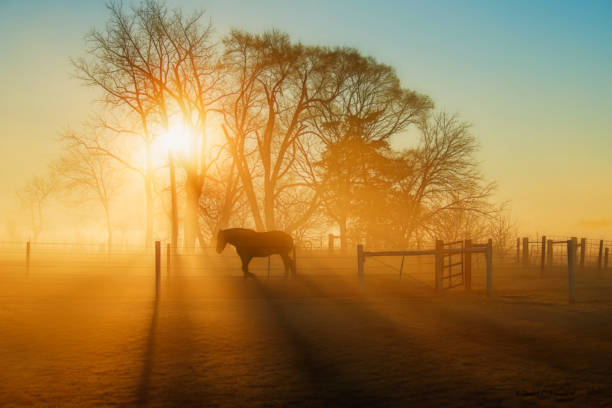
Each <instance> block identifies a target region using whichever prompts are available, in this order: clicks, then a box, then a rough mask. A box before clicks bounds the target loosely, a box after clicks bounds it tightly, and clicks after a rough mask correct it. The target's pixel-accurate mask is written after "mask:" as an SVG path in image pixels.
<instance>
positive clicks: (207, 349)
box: [0, 248, 612, 407]
mask: <svg viewBox="0 0 612 408" xmlns="http://www.w3.org/2000/svg"><path fill="white" fill-rule="evenodd" d="M36 250H37V248H34V251H33V256H32V264H31V268H30V271H29V274H28V275H26V271H25V267H24V265H23V255H22V254H21V253H19V254H18V253H13V252H10V251H4V252H2V251H0V253H3V255H4V257H3V259H0V367H2V368H1V370H0V406H1V407H13V406H15V407H21V406H36V407H39V406H54V407H56V406H62V407H64V406H68V407H87V406H152V407H169V406H181V407H184V406H228V407H232V406H309V407H310V406H368V407H370V406H419V407H422V406H432V407H433V406H435V407H438V406H491V407H496V406H500V407H515V406H568V407H571V406H589V407H592V406H611V405H612V390H610V388H609V386H610V378H612V376H611V375H612V324H611V323H612V300H611V298H612V296H611V294H612V272H610V271H596V270H587V271H579V272H578V273H577V281H576V299H577V302H576V303H575V304H572V305H570V304H569V303H568V301H567V289H566V286H567V282H566V272H565V271H564V269H563V268H559V269H554V270H548V271H545V273H544V275H543V276H542V277H540V275H539V271H538V270H537V269H517V268H516V267H514V266H502V265H500V262H496V263H494V286H493V287H494V289H493V296H491V297H487V296H486V295H485V293H484V290H483V287H484V273H483V271H482V265H479V267H478V268H477V270H476V272H475V274H474V289H473V290H472V291H471V292H469V293H468V292H466V291H464V290H463V289H462V288H457V289H454V290H449V291H445V292H444V293H441V294H436V293H434V291H433V289H432V283H433V282H432V281H433V271H432V270H431V265H429V264H428V263H427V262H426V261H424V263H423V264H421V265H420V266H419V265H417V264H415V263H414V262H412V263H408V264H407V265H406V266H405V269H404V273H403V276H402V277H401V279H400V277H399V275H398V273H397V266H398V263H399V260H398V259H383V260H381V262H384V264H383V263H381V262H374V261H372V260H368V261H367V262H366V280H365V285H364V288H363V291H360V289H359V285H358V281H357V278H356V271H355V265H354V263H355V262H354V260H353V258H354V257H352V256H351V257H338V256H329V255H327V254H324V253H319V254H311V255H309V256H303V257H301V258H300V255H298V268H299V269H298V270H299V271H300V272H301V273H300V274H299V276H298V277H296V278H294V279H283V278H282V274H281V272H280V270H279V268H280V262H278V261H276V260H273V262H272V272H271V277H270V278H268V277H267V265H266V260H265V259H261V260H258V261H257V262H255V264H254V265H253V271H254V272H255V273H256V274H257V275H258V278H257V279H255V280H251V279H246V280H245V279H243V278H242V277H241V276H240V274H239V264H238V260H237V259H236V258H235V256H234V255H232V253H231V251H230V250H226V252H225V253H224V255H223V256H218V255H216V254H206V255H193V256H180V257H177V258H176V259H175V260H173V264H172V268H171V269H170V271H169V272H168V271H166V269H165V259H162V261H163V262H162V265H163V269H162V272H163V279H162V286H161V293H160V296H158V297H156V296H155V286H154V277H153V264H152V259H153V257H152V255H151V254H136V253H125V254H118V255H113V256H106V255H104V254H84V255H78V256H77V255H69V254H61V253H60V254H57V253H56V251H53V250H48V251H39V252H36ZM481 263H482V262H481ZM393 267H395V269H393Z"/></svg>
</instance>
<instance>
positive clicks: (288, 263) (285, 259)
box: [280, 253, 295, 278]
mask: <svg viewBox="0 0 612 408" xmlns="http://www.w3.org/2000/svg"><path fill="white" fill-rule="evenodd" d="M280 256H281V258H283V264H284V265H285V278H286V277H287V275H288V273H289V271H291V275H292V276H293V275H295V265H294V263H293V261H292V260H291V258H289V254H288V253H281V254H280Z"/></svg>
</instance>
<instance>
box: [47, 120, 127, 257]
mask: <svg viewBox="0 0 612 408" xmlns="http://www.w3.org/2000/svg"><path fill="white" fill-rule="evenodd" d="M90 131H92V132H94V131H95V130H90ZM92 139H94V140H98V141H99V140H100V136H99V135H98V136H84V135H80V134H78V133H76V132H73V131H68V132H66V133H65V134H64V135H63V136H62V139H61V140H62V142H63V150H62V152H61V156H60V158H59V159H58V160H57V161H55V162H54V163H53V164H52V168H53V171H54V172H55V174H57V177H58V181H59V183H58V186H60V187H61V189H62V190H63V192H64V193H65V194H67V195H68V196H70V197H75V196H76V197H77V199H78V201H79V202H80V203H82V202H84V201H86V200H90V199H93V200H94V201H96V202H98V203H99V204H100V206H101V207H102V210H103V212H104V220H105V223H106V231H107V247H108V250H110V249H111V247H112V244H113V224H112V218H111V202H112V200H113V198H115V195H116V193H117V191H118V189H119V188H120V186H121V182H122V174H121V172H120V171H119V170H120V169H119V167H118V164H117V163H116V162H115V161H114V160H113V159H112V158H111V157H109V156H108V155H106V154H104V153H100V152H98V151H97V150H92V149H91V148H90V147H89V146H91V143H92Z"/></svg>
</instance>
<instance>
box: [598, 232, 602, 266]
mask: <svg viewBox="0 0 612 408" xmlns="http://www.w3.org/2000/svg"><path fill="white" fill-rule="evenodd" d="M602 258H603V239H602V240H600V241H599V257H598V258H597V269H601V261H602V260H603V259H602Z"/></svg>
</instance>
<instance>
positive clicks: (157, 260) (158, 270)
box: [155, 241, 161, 297]
mask: <svg viewBox="0 0 612 408" xmlns="http://www.w3.org/2000/svg"><path fill="white" fill-rule="evenodd" d="M160 281H161V242H159V241H155V296H156V297H157V296H159V289H160Z"/></svg>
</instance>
